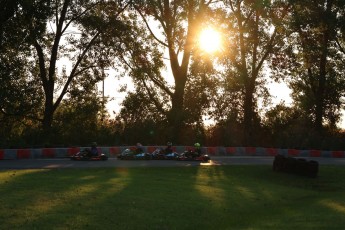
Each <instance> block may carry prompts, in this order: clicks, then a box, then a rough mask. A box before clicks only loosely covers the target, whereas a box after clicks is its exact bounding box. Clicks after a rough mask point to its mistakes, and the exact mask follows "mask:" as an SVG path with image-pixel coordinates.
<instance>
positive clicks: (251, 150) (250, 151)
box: [246, 147, 256, 156]
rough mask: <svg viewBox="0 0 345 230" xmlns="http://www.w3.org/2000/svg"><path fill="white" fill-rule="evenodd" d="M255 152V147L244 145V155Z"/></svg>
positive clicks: (251, 154)
mask: <svg viewBox="0 0 345 230" xmlns="http://www.w3.org/2000/svg"><path fill="white" fill-rule="evenodd" d="M255 154H256V148H255V147H246V155H250V156H254V155H255Z"/></svg>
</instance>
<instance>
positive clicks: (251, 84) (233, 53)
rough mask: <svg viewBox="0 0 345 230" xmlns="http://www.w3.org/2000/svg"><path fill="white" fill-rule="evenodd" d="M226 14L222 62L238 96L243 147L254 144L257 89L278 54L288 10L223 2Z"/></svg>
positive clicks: (262, 4)
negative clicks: (240, 108) (272, 56)
mask: <svg viewBox="0 0 345 230" xmlns="http://www.w3.org/2000/svg"><path fill="white" fill-rule="evenodd" d="M224 4H225V5H226V9H227V10H228V12H229V14H228V21H227V26H228V27H227V28H228V33H229V34H228V37H229V44H228V47H227V50H228V53H227V56H226V58H225V60H224V63H225V67H226V68H228V78H229V80H230V81H231V82H234V84H235V85H234V86H235V87H237V89H238V92H239V93H240V95H239V96H240V101H239V103H241V107H242V114H243V117H242V119H243V127H244V130H243V131H244V139H243V144H244V145H252V144H255V143H254V142H255V140H254V134H253V132H254V129H255V127H257V126H258V123H257V122H258V119H257V118H258V114H257V113H256V109H257V95H258V93H259V91H258V86H259V84H261V83H263V79H264V78H263V77H264V75H265V70H266V69H265V64H268V62H269V58H270V55H272V54H273V53H275V52H277V50H279V48H280V45H281V43H282V41H283V40H282V37H281V36H282V34H281V33H279V30H280V29H281V28H282V27H281V25H282V24H283V22H284V20H285V19H286V18H285V17H286V15H287V12H288V11H287V10H288V6H287V5H286V4H285V3H284V1H273V2H270V1H241V0H229V1H224Z"/></svg>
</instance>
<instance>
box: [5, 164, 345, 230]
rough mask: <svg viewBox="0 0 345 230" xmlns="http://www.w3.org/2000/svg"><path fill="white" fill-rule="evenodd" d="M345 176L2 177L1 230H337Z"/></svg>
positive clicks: (108, 172)
mask: <svg viewBox="0 0 345 230" xmlns="http://www.w3.org/2000/svg"><path fill="white" fill-rule="evenodd" d="M344 176H345V169H344V168H341V167H331V166H329V167H325V168H323V170H322V172H320V176H319V177H318V178H315V179H311V178H304V177H298V176H295V175H288V174H280V173H274V172H272V170H271V168H270V167H269V166H216V167H215V166H204V167H177V168H128V169H126V168H117V169H114V168H106V169H101V168H99V169H63V170H58V169H55V170H21V171H0V179H1V180H0V181H1V182H0V186H1V187H0V192H1V194H2V195H1V197H0V205H1V206H0V207H1V208H0V222H1V226H2V227H3V229H291V228H293V227H294V228H297V229H299V228H301V227H307V228H310V229H326V228H327V229H329V228H333V229H342V227H343V226H344V224H345V220H344V218H343V216H344V215H345V197H344V196H343V191H345V190H344V189H345V185H344V184H345V182H342V181H343V180H340V179H341V178H344Z"/></svg>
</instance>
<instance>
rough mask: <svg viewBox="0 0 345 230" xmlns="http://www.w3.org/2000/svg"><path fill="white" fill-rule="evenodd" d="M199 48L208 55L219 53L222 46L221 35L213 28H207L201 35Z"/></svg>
mask: <svg viewBox="0 0 345 230" xmlns="http://www.w3.org/2000/svg"><path fill="white" fill-rule="evenodd" d="M198 40H199V48H200V49H201V50H203V51H205V52H207V53H214V52H216V51H219V50H220V48H221V46H222V39H221V35H220V33H219V32H218V31H217V30H215V29H213V28H211V27H208V28H205V29H203V30H202V31H201V33H200V35H199V39H198Z"/></svg>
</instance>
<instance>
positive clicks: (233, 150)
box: [225, 147, 236, 155]
mask: <svg viewBox="0 0 345 230" xmlns="http://www.w3.org/2000/svg"><path fill="white" fill-rule="evenodd" d="M225 149H226V154H227V155H234V154H235V153H236V148H235V147H226V148H225Z"/></svg>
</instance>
